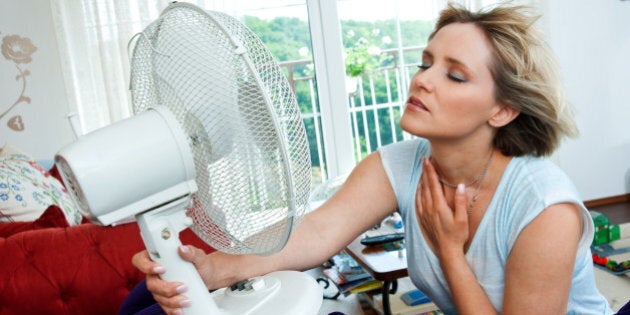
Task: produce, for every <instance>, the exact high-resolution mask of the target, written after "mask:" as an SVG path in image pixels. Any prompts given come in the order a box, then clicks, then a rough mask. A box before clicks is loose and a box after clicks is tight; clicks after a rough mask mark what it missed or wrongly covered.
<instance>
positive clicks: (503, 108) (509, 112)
mask: <svg viewBox="0 0 630 315" xmlns="http://www.w3.org/2000/svg"><path fill="white" fill-rule="evenodd" d="M497 106H498V111H497V112H495V113H494V115H492V116H491V117H490V120H488V124H490V126H492V127H495V128H501V127H503V126H505V125H507V124H509V123H510V122H511V121H512V120H514V119H515V118H516V117H517V116H518V115H519V114H520V113H521V112H520V111H518V110H516V109H514V108H512V107H510V106H507V105H503V104H498V105H497Z"/></svg>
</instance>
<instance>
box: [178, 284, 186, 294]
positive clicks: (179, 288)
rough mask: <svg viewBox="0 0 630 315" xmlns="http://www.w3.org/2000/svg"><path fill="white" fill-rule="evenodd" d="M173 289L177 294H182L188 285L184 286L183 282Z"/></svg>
mask: <svg viewBox="0 0 630 315" xmlns="http://www.w3.org/2000/svg"><path fill="white" fill-rule="evenodd" d="M175 291H176V292H177V293H179V294H182V293H184V292H186V291H188V286H186V285H185V284H182V285H180V286H179V287H177V288H175Z"/></svg>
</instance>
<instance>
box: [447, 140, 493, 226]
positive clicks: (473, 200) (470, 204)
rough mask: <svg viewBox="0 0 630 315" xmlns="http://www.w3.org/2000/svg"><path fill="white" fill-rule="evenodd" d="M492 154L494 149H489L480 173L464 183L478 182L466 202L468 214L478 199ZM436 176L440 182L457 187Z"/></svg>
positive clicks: (470, 184) (472, 183)
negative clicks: (488, 154) (468, 200)
mask: <svg viewBox="0 0 630 315" xmlns="http://www.w3.org/2000/svg"><path fill="white" fill-rule="evenodd" d="M493 156H494V150H492V151H490V157H489V158H488V162H486V166H484V168H483V170H482V171H481V173H480V174H479V175H477V177H475V178H474V179H473V181H472V182H470V183H469V184H468V185H466V187H470V186H472V185H474V184H476V183H478V185H477V188H476V189H475V193H474V194H473V197H472V199H470V202H469V203H468V209H466V212H467V213H468V215H470V214H471V213H472V208H473V206H474V205H475V202H477V199H479V192H480V191H481V186H482V184H483V180H484V179H485V178H486V174H487V173H488V169H489V168H490V164H491V163H492V157H493ZM438 178H439V179H440V183H442V184H444V185H446V186H448V187H451V188H457V185H453V184H451V183H449V182H447V181H445V180H443V179H442V177H441V176H438Z"/></svg>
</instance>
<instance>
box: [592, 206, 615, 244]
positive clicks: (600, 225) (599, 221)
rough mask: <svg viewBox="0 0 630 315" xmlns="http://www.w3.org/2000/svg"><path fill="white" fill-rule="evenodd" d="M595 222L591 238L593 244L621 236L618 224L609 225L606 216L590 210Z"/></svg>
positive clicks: (606, 241) (605, 242) (604, 242)
mask: <svg viewBox="0 0 630 315" xmlns="http://www.w3.org/2000/svg"><path fill="white" fill-rule="evenodd" d="M590 213H591V216H592V217H593V223H594V224H595V237H594V238H593V246H597V245H601V244H608V243H610V242H613V241H616V240H618V239H620V238H621V232H620V229H619V225H617V224H615V225H612V226H611V225H610V220H608V217H607V216H606V215H605V214H603V213H599V212H597V211H590Z"/></svg>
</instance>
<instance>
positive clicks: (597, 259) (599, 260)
mask: <svg viewBox="0 0 630 315" xmlns="http://www.w3.org/2000/svg"><path fill="white" fill-rule="evenodd" d="M593 262H594V263H595V264H597V265H600V266H606V265H607V264H608V258H606V257H602V256H599V255H597V254H593Z"/></svg>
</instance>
